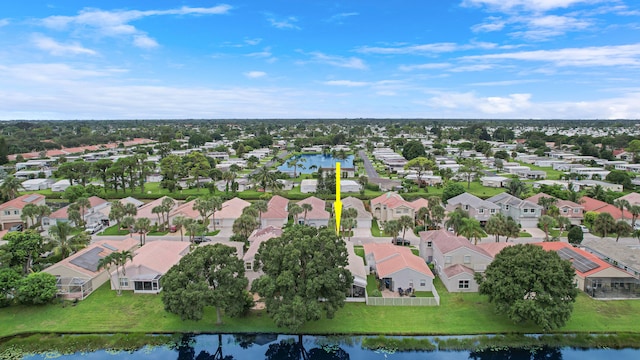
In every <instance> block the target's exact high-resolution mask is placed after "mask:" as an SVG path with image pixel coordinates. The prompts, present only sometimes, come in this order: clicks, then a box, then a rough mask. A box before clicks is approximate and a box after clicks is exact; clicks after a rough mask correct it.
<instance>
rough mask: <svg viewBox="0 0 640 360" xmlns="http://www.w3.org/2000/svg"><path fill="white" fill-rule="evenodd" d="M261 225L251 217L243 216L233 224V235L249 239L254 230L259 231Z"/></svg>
mask: <svg viewBox="0 0 640 360" xmlns="http://www.w3.org/2000/svg"><path fill="white" fill-rule="evenodd" d="M259 225H260V223H259V222H258V220H257V219H256V218H255V217H253V216H250V215H247V214H245V215H241V216H240V217H239V218H237V219H236V220H235V221H234V222H233V233H234V234H236V235H240V236H242V237H243V238H244V239H248V238H249V236H250V235H251V233H252V232H253V230H255V229H257V228H258V226H259Z"/></svg>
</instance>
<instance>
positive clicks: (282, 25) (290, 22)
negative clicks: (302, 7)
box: [267, 14, 300, 30]
mask: <svg viewBox="0 0 640 360" xmlns="http://www.w3.org/2000/svg"><path fill="white" fill-rule="evenodd" d="M267 21H268V22H269V23H270V24H271V26H273V27H274V28H276V29H293V30H300V27H299V26H298V25H296V24H295V23H297V22H298V18H296V17H295V16H289V17H286V18H279V19H276V17H275V16H274V15H273V14H267Z"/></svg>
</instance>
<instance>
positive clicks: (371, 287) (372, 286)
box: [367, 275, 379, 297]
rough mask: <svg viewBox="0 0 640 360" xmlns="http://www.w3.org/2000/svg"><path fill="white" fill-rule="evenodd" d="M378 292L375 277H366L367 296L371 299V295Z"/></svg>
mask: <svg viewBox="0 0 640 360" xmlns="http://www.w3.org/2000/svg"><path fill="white" fill-rule="evenodd" d="M377 291H379V290H378V279H376V276H375V275H367V295H369V296H371V297H373V295H372V294H374V293H375V292H377Z"/></svg>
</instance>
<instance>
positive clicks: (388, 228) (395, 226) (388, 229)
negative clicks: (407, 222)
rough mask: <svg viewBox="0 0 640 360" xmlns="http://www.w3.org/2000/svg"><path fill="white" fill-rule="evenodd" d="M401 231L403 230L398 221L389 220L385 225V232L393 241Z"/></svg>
mask: <svg viewBox="0 0 640 360" xmlns="http://www.w3.org/2000/svg"><path fill="white" fill-rule="evenodd" d="M400 230H402V227H401V225H400V223H399V222H398V220H389V221H387V222H386V223H385V224H384V232H385V233H387V235H390V236H391V238H392V239H395V238H397V237H398V233H399V232H400Z"/></svg>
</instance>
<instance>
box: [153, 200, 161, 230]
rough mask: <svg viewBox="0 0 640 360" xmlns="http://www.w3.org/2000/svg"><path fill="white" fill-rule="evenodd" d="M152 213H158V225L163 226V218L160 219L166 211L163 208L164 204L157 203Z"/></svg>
mask: <svg viewBox="0 0 640 360" xmlns="http://www.w3.org/2000/svg"><path fill="white" fill-rule="evenodd" d="M151 213H152V214H156V216H157V217H158V226H159V227H161V226H162V223H163V220H161V219H160V216H161V215H162V214H163V213H164V210H163V209H162V205H157V206H154V207H152V208H151Z"/></svg>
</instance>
